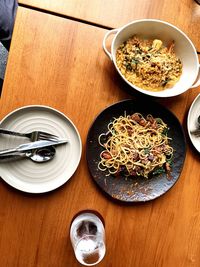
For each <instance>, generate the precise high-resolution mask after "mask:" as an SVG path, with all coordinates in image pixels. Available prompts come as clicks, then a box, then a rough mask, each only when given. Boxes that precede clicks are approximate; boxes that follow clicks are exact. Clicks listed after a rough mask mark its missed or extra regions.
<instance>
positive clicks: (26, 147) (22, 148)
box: [0, 140, 68, 156]
mask: <svg viewBox="0 0 200 267" xmlns="http://www.w3.org/2000/svg"><path fill="white" fill-rule="evenodd" d="M65 143H68V140H40V141H35V142H30V143H26V144H21V145H19V146H17V147H15V148H10V149H5V150H1V151H0V156H2V155H7V156H8V155H9V154H13V153H17V152H19V153H20V152H27V151H31V150H34V149H38V148H44V147H49V146H55V145H60V144H65Z"/></svg>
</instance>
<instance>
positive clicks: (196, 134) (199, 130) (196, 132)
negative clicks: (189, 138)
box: [190, 116, 200, 137]
mask: <svg viewBox="0 0 200 267" xmlns="http://www.w3.org/2000/svg"><path fill="white" fill-rule="evenodd" d="M197 122H198V124H199V125H198V128H197V129H196V130H194V131H190V133H191V134H193V135H194V136H196V137H200V116H198V118H197Z"/></svg>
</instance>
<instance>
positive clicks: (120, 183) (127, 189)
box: [86, 100, 186, 202]
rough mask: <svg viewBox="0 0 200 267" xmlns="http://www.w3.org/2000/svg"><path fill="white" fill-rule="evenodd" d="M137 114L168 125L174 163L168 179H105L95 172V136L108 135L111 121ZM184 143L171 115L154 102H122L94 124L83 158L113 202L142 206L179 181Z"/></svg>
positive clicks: (104, 176)
mask: <svg viewBox="0 0 200 267" xmlns="http://www.w3.org/2000/svg"><path fill="white" fill-rule="evenodd" d="M125 111H126V114H127V115H128V114H133V113H134V112H140V113H142V114H143V115H144V116H145V115H147V114H152V115H153V116H154V117H160V118H162V119H163V120H164V122H165V123H167V125H168V127H169V128H170V129H169V134H168V135H169V137H171V138H172V141H171V145H172V147H173V148H174V160H173V166H172V172H171V178H170V179H169V178H168V177H167V175H166V174H165V173H164V174H160V175H157V176H154V177H152V178H150V179H146V178H143V177H138V178H129V179H125V178H123V177H114V176H106V175H105V172H102V171H100V170H99V169H98V163H99V160H100V156H99V155H100V153H101V151H102V149H103V148H102V147H101V146H100V145H99V143H98V136H99V135H100V134H101V133H104V132H107V125H108V123H109V122H111V121H112V120H113V117H119V116H120V115H124V112H125ZM185 153H186V142H185V136H184V133H183V129H182V126H181V124H180V123H179V121H178V119H177V118H176V117H175V115H174V114H173V113H171V112H170V111H169V110H167V109H166V108H165V107H163V106H161V105H160V104H158V103H156V102H150V101H141V100H125V101H121V102H118V103H116V104H114V105H111V106H109V107H108V108H106V109H105V110H103V111H102V112H101V113H100V114H99V115H98V116H97V118H96V119H95V120H94V122H93V124H92V126H91V128H90V130H89V133H88V137H87V147H86V156H87V163H88V168H89V171H90V173H91V175H92V177H93V179H94V181H95V182H96V183H97V185H98V186H99V187H100V188H101V189H102V190H103V191H104V192H106V193H107V194H108V195H109V196H111V197H112V198H114V199H117V200H120V201H124V202H144V201H149V200H153V199H155V198H157V197H159V196H161V195H163V194H164V193H166V192H167V191H168V190H169V189H170V188H171V187H172V186H173V185H174V184H175V183H176V181H177V180H178V178H179V176H180V174H181V171H182V167H183V164H184V160H185Z"/></svg>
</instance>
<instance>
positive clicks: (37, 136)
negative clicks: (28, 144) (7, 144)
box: [0, 128, 59, 142]
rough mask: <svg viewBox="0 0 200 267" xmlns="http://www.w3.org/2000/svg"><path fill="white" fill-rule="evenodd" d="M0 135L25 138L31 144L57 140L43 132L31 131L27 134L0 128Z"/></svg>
mask: <svg viewBox="0 0 200 267" xmlns="http://www.w3.org/2000/svg"><path fill="white" fill-rule="evenodd" d="M0 134H9V135H14V136H21V137H27V138H29V139H30V140H31V141H32V142H33V141H37V140H58V139H59V137H58V136H56V135H54V134H50V133H47V132H43V131H33V132H29V133H20V132H14V131H10V130H6V129H3V128H0Z"/></svg>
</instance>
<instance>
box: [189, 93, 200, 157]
mask: <svg viewBox="0 0 200 267" xmlns="http://www.w3.org/2000/svg"><path fill="white" fill-rule="evenodd" d="M198 116H200V94H199V95H198V96H197V97H196V98H195V99H194V101H193V103H192V105H191V107H190V110H189V113H188V118H187V128H188V134H189V137H190V140H191V142H192V144H193V145H194V147H195V148H196V149H197V151H198V152H200V137H196V136H195V135H193V134H192V133H191V132H192V131H194V130H196V129H197V127H198V123H197V118H198Z"/></svg>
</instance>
